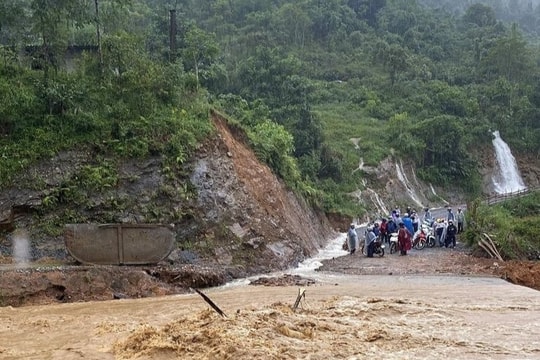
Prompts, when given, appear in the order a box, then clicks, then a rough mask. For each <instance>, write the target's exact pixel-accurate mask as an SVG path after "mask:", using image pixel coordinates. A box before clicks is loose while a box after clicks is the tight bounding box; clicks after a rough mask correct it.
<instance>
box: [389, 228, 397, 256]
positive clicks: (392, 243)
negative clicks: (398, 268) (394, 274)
mask: <svg viewBox="0 0 540 360" xmlns="http://www.w3.org/2000/svg"><path fill="white" fill-rule="evenodd" d="M397 236H398V233H397V232H394V233H391V234H390V254H393V253H395V252H396V251H397V249H398V239H397Z"/></svg>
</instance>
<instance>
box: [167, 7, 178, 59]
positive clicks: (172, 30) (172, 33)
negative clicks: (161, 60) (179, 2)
mask: <svg viewBox="0 0 540 360" xmlns="http://www.w3.org/2000/svg"><path fill="white" fill-rule="evenodd" d="M169 18H170V25H169V50H170V52H169V61H174V60H175V59H176V9H174V10H169Z"/></svg>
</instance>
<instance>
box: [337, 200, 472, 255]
mask: <svg viewBox="0 0 540 360" xmlns="http://www.w3.org/2000/svg"><path fill="white" fill-rule="evenodd" d="M447 210H448V212H447V215H446V218H439V219H434V218H433V216H432V214H431V211H430V210H429V208H427V207H426V208H424V214H423V215H422V216H419V215H418V213H417V212H416V210H415V209H411V208H410V207H407V210H406V212H405V213H404V214H403V216H401V212H400V210H399V208H398V207H396V208H395V209H394V210H392V213H391V214H390V216H389V218H388V219H387V218H382V219H381V220H380V223H379V222H375V223H374V224H373V225H372V226H368V228H367V229H366V234H365V247H366V249H367V251H366V253H367V256H368V257H373V252H374V246H375V241H376V240H377V239H378V240H379V241H380V242H386V243H389V242H390V236H391V234H393V233H396V232H397V234H398V247H399V250H400V255H407V251H409V250H410V249H411V248H412V243H413V236H414V234H416V233H417V232H418V230H419V227H420V226H421V224H422V223H424V224H427V225H429V226H430V227H431V228H432V231H433V234H435V236H436V239H437V241H438V243H439V246H441V247H442V246H444V247H446V248H449V247H450V248H453V247H455V246H456V235H457V234H459V233H461V232H463V230H464V225H465V214H464V212H463V211H462V209H461V208H458V209H457V213H456V214H454V212H453V210H452V208H450V207H448V209H447ZM456 223H457V226H456ZM347 238H348V249H349V252H350V254H351V255H352V254H354V253H355V251H356V244H357V243H358V234H357V232H356V229H355V226H354V224H351V226H350V228H349V230H348V233H347Z"/></svg>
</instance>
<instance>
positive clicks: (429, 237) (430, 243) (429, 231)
mask: <svg viewBox="0 0 540 360" xmlns="http://www.w3.org/2000/svg"><path fill="white" fill-rule="evenodd" d="M431 225H432V223H430V222H428V221H424V222H423V223H422V227H421V228H422V231H423V232H424V234H426V245H427V247H430V248H432V247H434V246H435V244H436V243H437V238H436V237H435V234H434V233H433V227H432V226H431Z"/></svg>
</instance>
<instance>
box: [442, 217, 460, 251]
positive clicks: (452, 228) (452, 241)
mask: <svg viewBox="0 0 540 360" xmlns="http://www.w3.org/2000/svg"><path fill="white" fill-rule="evenodd" d="M456 234H457V227H456V225H454V221H453V220H448V226H447V227H446V238H445V239H444V247H450V248H455V247H456Z"/></svg>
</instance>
